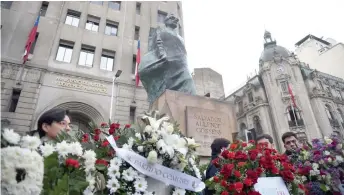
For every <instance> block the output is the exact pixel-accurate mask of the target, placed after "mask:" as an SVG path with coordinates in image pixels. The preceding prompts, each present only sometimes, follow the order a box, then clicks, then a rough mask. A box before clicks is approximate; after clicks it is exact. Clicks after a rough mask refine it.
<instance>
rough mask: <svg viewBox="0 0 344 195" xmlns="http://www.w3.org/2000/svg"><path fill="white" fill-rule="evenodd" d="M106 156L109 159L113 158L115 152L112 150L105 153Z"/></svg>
mask: <svg viewBox="0 0 344 195" xmlns="http://www.w3.org/2000/svg"><path fill="white" fill-rule="evenodd" d="M107 155H108V156H110V157H113V156H114V155H115V151H114V150H110V151H108V152H107Z"/></svg>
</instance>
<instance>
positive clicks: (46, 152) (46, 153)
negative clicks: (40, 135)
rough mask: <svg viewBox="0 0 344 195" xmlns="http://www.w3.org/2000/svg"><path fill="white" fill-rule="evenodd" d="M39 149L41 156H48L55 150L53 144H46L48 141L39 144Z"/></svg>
mask: <svg viewBox="0 0 344 195" xmlns="http://www.w3.org/2000/svg"><path fill="white" fill-rule="evenodd" d="M39 149H40V151H41V152H42V155H43V157H47V156H50V155H51V154H52V153H54V152H55V147H54V146H53V145H50V144H48V143H45V144H44V145H41V146H40V147H39Z"/></svg>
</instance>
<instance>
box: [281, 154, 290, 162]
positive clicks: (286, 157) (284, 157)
mask: <svg viewBox="0 0 344 195" xmlns="http://www.w3.org/2000/svg"><path fill="white" fill-rule="evenodd" d="M279 159H280V161H282V162H285V161H287V160H288V156H287V155H285V154H282V155H280V157H279Z"/></svg>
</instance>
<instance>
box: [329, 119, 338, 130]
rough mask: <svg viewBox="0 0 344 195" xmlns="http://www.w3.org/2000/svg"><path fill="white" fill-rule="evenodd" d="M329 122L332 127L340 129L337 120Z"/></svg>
mask: <svg viewBox="0 0 344 195" xmlns="http://www.w3.org/2000/svg"><path fill="white" fill-rule="evenodd" d="M329 120H330V124H331V126H332V127H335V128H340V125H339V122H338V120H337V119H329Z"/></svg>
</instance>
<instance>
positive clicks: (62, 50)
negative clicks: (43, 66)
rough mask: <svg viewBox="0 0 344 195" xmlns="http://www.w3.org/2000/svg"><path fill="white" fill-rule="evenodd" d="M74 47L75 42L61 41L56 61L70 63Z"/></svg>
mask: <svg viewBox="0 0 344 195" xmlns="http://www.w3.org/2000/svg"><path fill="white" fill-rule="evenodd" d="M73 47H74V43H73V42H70V41H63V40H60V44H59V48H58V50H57V55H56V60H57V61H60V62H67V63H70V61H71V59H72V54H73Z"/></svg>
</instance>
